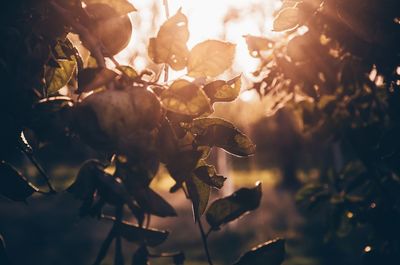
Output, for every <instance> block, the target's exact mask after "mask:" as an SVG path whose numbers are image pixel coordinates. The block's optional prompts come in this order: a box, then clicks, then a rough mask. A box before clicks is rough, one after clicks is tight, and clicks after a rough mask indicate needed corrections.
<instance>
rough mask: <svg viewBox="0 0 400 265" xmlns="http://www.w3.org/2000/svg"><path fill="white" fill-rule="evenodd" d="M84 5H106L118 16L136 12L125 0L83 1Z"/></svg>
mask: <svg viewBox="0 0 400 265" xmlns="http://www.w3.org/2000/svg"><path fill="white" fill-rule="evenodd" d="M85 3H86V4H88V5H89V4H96V3H102V4H107V5H109V6H110V7H112V8H113V9H114V10H115V11H116V12H117V13H118V14H119V15H120V16H122V15H126V14H128V13H130V12H134V11H137V9H136V8H135V7H134V6H133V5H132V4H131V3H130V2H129V1H127V0H85Z"/></svg>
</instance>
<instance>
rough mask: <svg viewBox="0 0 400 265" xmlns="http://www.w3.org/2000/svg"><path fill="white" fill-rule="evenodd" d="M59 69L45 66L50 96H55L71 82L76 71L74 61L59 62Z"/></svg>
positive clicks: (63, 60)
mask: <svg viewBox="0 0 400 265" xmlns="http://www.w3.org/2000/svg"><path fill="white" fill-rule="evenodd" d="M57 65H58V66H59V67H51V66H45V81H46V88H47V93H48V94H50V95H51V94H54V93H56V92H57V91H58V90H60V89H61V88H62V87H64V86H66V85H67V84H68V82H69V80H71V78H72V75H73V74H74V71H75V69H76V62H75V61H74V60H69V59H68V60H65V59H59V60H57Z"/></svg>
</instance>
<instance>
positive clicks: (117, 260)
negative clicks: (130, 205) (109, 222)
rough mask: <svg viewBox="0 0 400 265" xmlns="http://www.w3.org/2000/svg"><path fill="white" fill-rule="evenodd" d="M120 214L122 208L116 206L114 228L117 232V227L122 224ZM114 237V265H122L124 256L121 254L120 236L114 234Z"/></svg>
mask: <svg viewBox="0 0 400 265" xmlns="http://www.w3.org/2000/svg"><path fill="white" fill-rule="evenodd" d="M122 214H123V207H122V205H121V206H117V208H116V210H115V217H116V219H115V222H114V226H115V228H116V229H117V230H118V227H119V226H120V225H121V223H122ZM116 234H117V235H116V237H115V256H114V265H124V254H123V253H122V242H121V235H120V234H119V233H116Z"/></svg>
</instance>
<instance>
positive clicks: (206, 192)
mask: <svg viewBox="0 0 400 265" xmlns="http://www.w3.org/2000/svg"><path fill="white" fill-rule="evenodd" d="M185 183H186V187H187V190H188V193H189V198H190V200H191V201H192V204H193V216H194V220H195V222H197V221H198V220H199V218H200V217H201V216H202V215H203V213H204V211H205V210H206V208H207V204H208V199H209V197H210V191H211V188H210V186H209V185H208V184H206V183H204V182H203V181H201V180H200V179H199V178H198V177H197V176H196V175H191V176H190V177H189V178H188V179H187V180H186V182H185Z"/></svg>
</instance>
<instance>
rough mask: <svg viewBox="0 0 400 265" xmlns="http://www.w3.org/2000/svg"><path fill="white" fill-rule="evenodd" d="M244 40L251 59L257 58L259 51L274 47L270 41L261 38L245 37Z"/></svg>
mask: <svg viewBox="0 0 400 265" xmlns="http://www.w3.org/2000/svg"><path fill="white" fill-rule="evenodd" d="M244 38H245V39H246V44H247V49H248V50H249V53H250V55H251V56H253V57H257V56H258V55H259V54H260V52H261V51H266V50H270V49H272V47H273V45H274V42H273V41H272V40H270V39H267V38H263V37H257V36H251V35H246V36H244Z"/></svg>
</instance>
